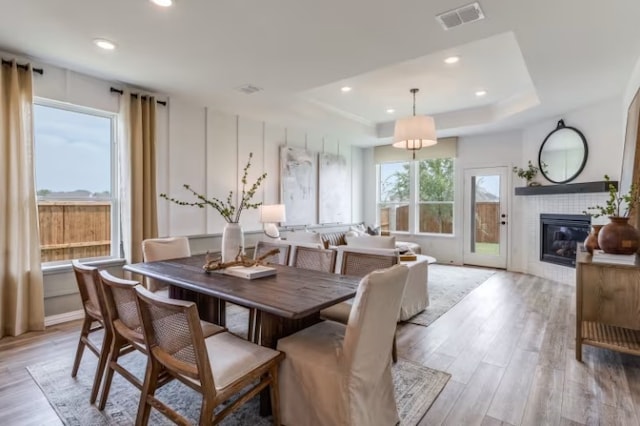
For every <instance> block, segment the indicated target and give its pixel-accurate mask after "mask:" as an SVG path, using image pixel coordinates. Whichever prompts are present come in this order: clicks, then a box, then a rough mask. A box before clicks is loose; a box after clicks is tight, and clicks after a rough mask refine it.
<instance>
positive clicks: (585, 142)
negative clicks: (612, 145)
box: [538, 120, 589, 183]
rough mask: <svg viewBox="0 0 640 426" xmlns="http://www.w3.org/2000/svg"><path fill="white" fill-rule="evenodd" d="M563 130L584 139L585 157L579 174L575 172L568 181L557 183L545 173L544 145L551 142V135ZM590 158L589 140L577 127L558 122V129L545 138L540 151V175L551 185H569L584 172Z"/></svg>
mask: <svg viewBox="0 0 640 426" xmlns="http://www.w3.org/2000/svg"><path fill="white" fill-rule="evenodd" d="M562 129H569V130H573V131H574V132H576V133H577V134H578V136H580V139H582V145H584V156H583V157H582V164H580V168H579V169H578V171H577V172H575V173H574V174H573V175H572V176H571V177H569V178H568V179H565V180H562V181H555V180H553V179H550V178H549V176H547V174H546V173H545V172H544V168H543V167H542V149H543V148H544V144H545V143H547V140H549V138H550V137H551V135H553V134H554V133H555V132H557V131H558V130H562ZM588 156H589V146H588V145H587V139H586V138H585V137H584V135H583V134H582V132H581V131H580V130H578V129H576V128H575V127H571V126H565V124H564V120H560V121H558V125H557V126H556V128H555V129H553V130H552V131H551V132H550V133H549V134H548V135H547V137H546V138H544V141H543V142H542V145H540V150H539V151H538V167H539V168H540V173H542V176H544V178H545V179H547V180H548V181H549V182H551V183H568V182H571V181H572V180H574V179H575V178H577V177H578V175H579V174H580V173H581V172H582V170H584V166H585V165H586V164H587V157H588Z"/></svg>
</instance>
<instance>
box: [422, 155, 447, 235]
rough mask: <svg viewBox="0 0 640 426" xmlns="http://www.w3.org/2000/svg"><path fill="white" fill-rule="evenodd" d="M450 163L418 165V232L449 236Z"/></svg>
mask: <svg viewBox="0 0 640 426" xmlns="http://www.w3.org/2000/svg"><path fill="white" fill-rule="evenodd" d="M453 179H454V174H453V159H452V158H433V159H429V160H422V161H419V162H418V188H419V191H418V213H417V217H418V224H419V226H418V232H428V233H433V234H452V233H453Z"/></svg>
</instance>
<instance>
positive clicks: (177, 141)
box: [158, 99, 206, 236]
mask: <svg viewBox="0 0 640 426" xmlns="http://www.w3.org/2000/svg"><path fill="white" fill-rule="evenodd" d="M169 121H170V125H169V140H170V143H169V176H170V182H169V192H168V194H169V196H171V197H173V198H177V199H179V200H184V201H187V200H189V201H191V200H193V198H192V197H191V194H190V193H189V192H187V191H186V190H185V189H184V188H183V187H182V185H183V184H188V185H191V186H192V187H193V188H194V189H195V190H196V191H198V190H201V191H203V190H204V188H205V181H206V171H205V143H206V141H205V109H204V108H201V107H195V106H192V105H190V104H187V103H183V102H181V101H180V100H178V99H172V100H171V116H170V118H169ZM158 203H159V204H161V203H169V201H166V200H164V199H160V200H158ZM169 220H170V227H169V235H171V236H179V235H198V234H204V233H205V232H206V227H205V212H204V211H203V210H201V209H198V208H197V207H188V206H179V205H177V204H173V203H171V204H170V208H169Z"/></svg>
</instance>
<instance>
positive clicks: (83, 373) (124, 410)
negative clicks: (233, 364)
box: [27, 352, 451, 426]
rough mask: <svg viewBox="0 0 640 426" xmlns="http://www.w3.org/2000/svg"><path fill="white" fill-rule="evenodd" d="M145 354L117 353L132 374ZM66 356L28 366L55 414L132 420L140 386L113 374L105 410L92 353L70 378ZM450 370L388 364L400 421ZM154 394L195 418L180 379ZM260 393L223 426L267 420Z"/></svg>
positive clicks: (67, 419) (72, 423)
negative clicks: (94, 393)
mask: <svg viewBox="0 0 640 426" xmlns="http://www.w3.org/2000/svg"><path fill="white" fill-rule="evenodd" d="M144 363H145V359H144V357H143V355H141V354H139V353H135V352H134V353H131V354H129V355H126V356H125V357H123V358H122V364H123V365H125V366H126V368H128V369H129V370H130V371H132V372H134V373H135V374H136V376H138V377H140V378H141V377H142V376H143V375H144ZM71 365H72V360H71V359H56V360H51V361H47V362H45V363H41V364H37V365H33V366H29V367H27V370H28V371H29V373H30V374H31V376H32V377H33V379H34V380H35V382H36V383H37V384H38V386H39V387H40V389H42V392H43V393H44V395H45V396H46V398H47V400H48V401H49V403H50V404H51V406H52V407H53V408H54V410H55V411H56V413H57V414H58V416H59V417H60V420H61V421H62V422H63V423H64V424H65V425H69V426H76V425H77V426H85V425H92V426H101V425H132V424H134V422H135V417H136V412H137V407H138V399H139V397H140V393H139V391H138V390H137V389H136V388H135V387H134V386H133V385H131V384H130V383H129V382H127V381H126V380H124V379H123V378H122V377H121V376H119V375H118V374H114V378H113V382H112V386H111V392H110V393H109V399H108V401H107V406H106V407H105V409H104V411H99V410H98V409H97V407H96V406H95V405H91V404H89V395H90V393H91V385H92V380H93V374H94V371H95V366H96V358H95V357H93V356H85V358H84V359H83V360H82V364H81V366H80V370H79V372H78V375H77V377H76V378H75V379H73V378H71ZM450 377H451V376H450V375H449V374H447V373H444V372H441V371H437V370H433V369H430V368H427V367H424V366H421V365H418V364H415V363H413V362H410V361H406V360H402V359H401V360H399V361H398V363H396V364H395V365H394V366H393V383H394V386H395V390H396V402H397V406H398V411H399V413H400V418H401V419H402V420H401V424H402V425H406V426H414V425H416V424H417V423H418V422H419V421H420V419H421V418H422V417H423V416H424V414H425V413H426V412H427V410H428V409H429V407H430V406H431V404H432V403H433V401H434V400H435V399H436V397H437V396H438V394H439V393H440V391H441V390H442V389H443V388H444V386H445V384H446V383H447V381H448V380H449V378H450ZM156 395H157V396H158V398H159V399H161V400H162V401H164V402H166V403H167V404H168V405H169V406H171V407H173V408H174V409H176V410H177V411H178V412H180V413H181V414H183V415H184V416H185V417H187V418H188V419H189V420H190V421H191V422H192V423H193V424H197V423H198V416H199V414H200V403H201V400H202V398H201V396H200V394H198V393H196V392H195V391H193V390H192V389H190V388H188V387H186V386H184V385H183V384H182V383H179V382H177V381H173V382H171V383H168V384H167V385H165V386H163V387H162V388H160V389H158V391H157V392H156ZM258 411H259V397H255V398H253V399H252V400H250V401H249V402H247V403H245V404H244V405H243V406H242V407H241V408H240V409H238V410H237V411H235V412H234V413H233V414H231V415H230V416H229V417H227V418H226V419H225V420H224V421H223V422H222V423H221V424H222V425H225V426H246V425H252V426H254V425H255V426H262V425H265V426H266V425H270V424H271V417H261V416H260V415H259V414H258ZM149 424H150V425H154V426H155V425H171V424H173V423H171V422H170V421H169V420H168V419H167V418H165V417H164V416H163V415H162V414H160V413H158V412H157V411H155V410H151V418H150V420H149Z"/></svg>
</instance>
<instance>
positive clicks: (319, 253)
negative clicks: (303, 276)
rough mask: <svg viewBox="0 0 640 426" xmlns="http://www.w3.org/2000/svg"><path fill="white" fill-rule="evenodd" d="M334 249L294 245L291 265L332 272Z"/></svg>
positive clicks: (334, 265) (333, 268) (334, 266)
mask: <svg viewBox="0 0 640 426" xmlns="http://www.w3.org/2000/svg"><path fill="white" fill-rule="evenodd" d="M336 255H337V252H336V251H335V250H325V249H320V248H313V247H305V246H296V247H295V250H294V251H293V260H292V266H294V267H295V268H302V269H311V270H314V271H323V272H333V271H334V270H335V268H336Z"/></svg>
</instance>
